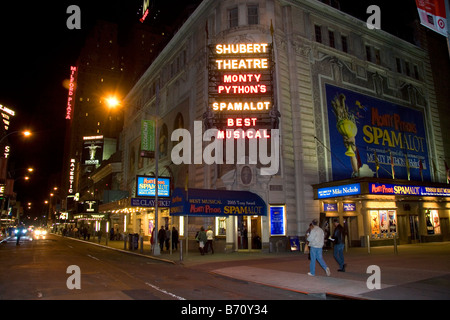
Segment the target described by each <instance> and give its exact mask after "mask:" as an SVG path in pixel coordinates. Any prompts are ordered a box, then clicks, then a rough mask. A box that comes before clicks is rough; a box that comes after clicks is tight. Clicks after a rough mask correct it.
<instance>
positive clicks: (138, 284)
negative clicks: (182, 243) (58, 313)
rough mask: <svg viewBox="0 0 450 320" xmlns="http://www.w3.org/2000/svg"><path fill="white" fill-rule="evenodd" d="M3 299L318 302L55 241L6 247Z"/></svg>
mask: <svg viewBox="0 0 450 320" xmlns="http://www.w3.org/2000/svg"><path fill="white" fill-rule="evenodd" d="M70 266H76V267H78V268H79V272H77V271H75V272H74V271H73V270H72V269H73V267H70ZM76 267H75V268H76ZM71 268H72V269H71ZM77 285H79V289H78V288H77ZM69 287H71V288H69ZM0 299H1V300H192V301H194V300H196V301H199V300H225V301H238V300H310V299H315V298H314V297H312V296H307V295H304V294H301V293H295V292H291V291H286V290H282V289H277V288H272V287H267V286H264V285H258V284H255V283H251V282H247V281H243V280H234V279H230V278H227V277H222V276H220V275H215V274H212V273H209V272H206V271H202V270H197V269H195V268H187V267H185V266H182V265H174V264H169V263H165V262H161V261H157V260H152V259H149V258H145V257H139V256H134V255H129V254H126V253H122V252H117V251H114V250H110V249H107V248H102V247H97V246H92V245H90V244H86V243H83V242H78V241H73V240H71V239H66V238H62V237H57V236H52V235H49V236H48V237H47V238H46V239H39V240H34V241H27V240H24V241H22V242H21V245H20V246H16V244H15V242H14V241H9V242H4V243H2V244H1V245H0Z"/></svg>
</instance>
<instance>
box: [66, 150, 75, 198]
mask: <svg viewBox="0 0 450 320" xmlns="http://www.w3.org/2000/svg"><path fill="white" fill-rule="evenodd" d="M74 180H75V159H70V164H69V190H68V193H69V194H73V182H74Z"/></svg>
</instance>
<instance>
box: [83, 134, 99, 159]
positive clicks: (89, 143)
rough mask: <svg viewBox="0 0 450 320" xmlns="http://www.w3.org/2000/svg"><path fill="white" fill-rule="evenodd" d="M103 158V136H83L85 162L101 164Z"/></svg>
mask: <svg viewBox="0 0 450 320" xmlns="http://www.w3.org/2000/svg"><path fill="white" fill-rule="evenodd" d="M102 160H103V136H101V135H100V136H88V137H83V162H82V163H83V164H85V165H96V166H98V165H100V164H101V162H102Z"/></svg>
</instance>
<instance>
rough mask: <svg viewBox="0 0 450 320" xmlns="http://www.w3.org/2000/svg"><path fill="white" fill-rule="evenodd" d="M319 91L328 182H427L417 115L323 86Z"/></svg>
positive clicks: (425, 154) (428, 175)
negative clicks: (375, 179)
mask: <svg viewBox="0 0 450 320" xmlns="http://www.w3.org/2000/svg"><path fill="white" fill-rule="evenodd" d="M325 89H326V90H325V92H326V99H327V105H328V129H329V138H330V150H331V153H332V154H333V155H334V156H333V157H332V159H331V163H332V172H333V180H334V181H337V180H344V179H348V178H351V177H375V176H376V177H379V178H387V179H392V178H396V179H405V180H406V179H408V180H417V181H419V180H423V181H430V180H431V170H430V158H429V156H428V146H427V133H426V132H427V131H426V126H425V117H424V113H423V111H420V110H417V109H413V108H408V107H403V106H400V105H397V104H394V103H391V102H388V101H384V100H380V99H376V98H373V97H370V96H366V95H363V94H360V93H357V92H354V91H350V90H346V89H343V88H339V87H335V86H332V85H328V84H327V85H326V86H325ZM422 177H423V179H422Z"/></svg>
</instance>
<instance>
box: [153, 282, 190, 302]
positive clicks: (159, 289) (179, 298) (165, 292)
mask: <svg viewBox="0 0 450 320" xmlns="http://www.w3.org/2000/svg"><path fill="white" fill-rule="evenodd" d="M145 284H146V285H148V286H149V287H152V288H153V289H155V290H158V291H159V292H162V293H164V294H167V295H169V296H171V297H173V298H175V299H178V300H186V299H185V298H183V297H180V296H177V295H176V294H173V293H171V292H168V291H166V290H164V289H161V288H159V287H157V286H155V285H153V284H151V283H148V282H146V283H145Z"/></svg>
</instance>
